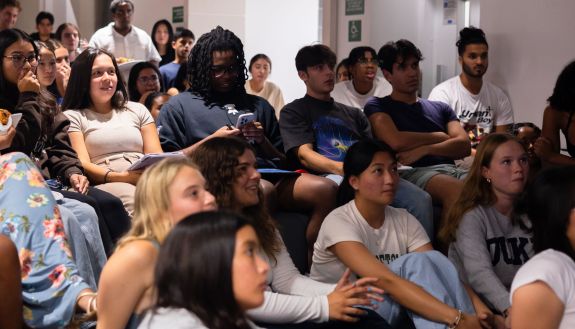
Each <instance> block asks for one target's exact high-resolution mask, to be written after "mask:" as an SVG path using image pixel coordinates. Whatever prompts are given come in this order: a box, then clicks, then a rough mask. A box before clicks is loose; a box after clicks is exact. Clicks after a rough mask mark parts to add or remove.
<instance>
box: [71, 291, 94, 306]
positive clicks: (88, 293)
mask: <svg viewBox="0 0 575 329" xmlns="http://www.w3.org/2000/svg"><path fill="white" fill-rule="evenodd" d="M97 295H98V293H96V292H92V291H85V292H82V293H80V294H78V297H76V304H78V302H79V301H80V299H82V298H84V297H87V296H90V297H91V298H90V299H89V300H88V308H90V303H91V301H92V298H94V297H96V296H97Z"/></svg>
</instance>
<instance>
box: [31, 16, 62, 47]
mask: <svg viewBox="0 0 575 329" xmlns="http://www.w3.org/2000/svg"><path fill="white" fill-rule="evenodd" d="M53 29H54V15H52V13H49V12H46V11H41V12H39V13H38V15H36V31H37V32H34V33H32V34H30V37H31V38H32V39H33V40H36V41H47V40H50V39H54V38H55V37H56V35H55V34H54V33H52V30H53Z"/></svg>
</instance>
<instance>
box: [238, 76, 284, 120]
mask: <svg viewBox="0 0 575 329" xmlns="http://www.w3.org/2000/svg"><path fill="white" fill-rule="evenodd" d="M245 88H246V93H248V94H250V95H256V96H260V97H261V98H264V99H265V100H267V101H268V103H270V104H271V106H272V107H273V108H274V110H275V111H276V118H277V119H278V120H279V118H280V111H281V109H282V108H283V107H284V105H285V103H284V96H283V94H282V90H281V89H280V87H278V86H277V85H276V84H275V83H273V82H270V81H266V82H264V87H263V88H262V90H260V92H255V91H253V90H252V87H251V86H250V81H249V80H247V81H246V84H245Z"/></svg>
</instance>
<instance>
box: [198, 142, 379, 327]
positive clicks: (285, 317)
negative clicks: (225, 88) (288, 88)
mask: <svg viewBox="0 0 575 329" xmlns="http://www.w3.org/2000/svg"><path fill="white" fill-rule="evenodd" d="M191 157H192V160H194V162H195V163H197V164H198V166H199V167H200V170H201V171H202V173H203V174H204V176H205V177H206V181H207V184H208V186H207V188H208V189H209V190H210V191H212V192H213V193H214V196H215V198H216V202H217V203H218V206H219V207H220V209H229V210H232V211H235V212H237V213H240V214H242V215H243V216H245V217H246V218H248V220H249V222H250V224H251V225H253V227H254V229H255V231H256V235H257V236H258V239H259V240H260V243H261V246H262V250H263V256H264V259H265V260H266V262H267V263H268V264H269V265H270V274H269V275H268V278H267V285H268V287H269V288H268V289H267V290H266V292H265V298H264V299H265V301H264V304H263V305H262V306H261V307H259V308H257V309H254V310H251V311H248V315H249V317H250V318H252V319H254V320H256V321H259V322H267V323H269V324H270V325H269V326H268V325H266V327H273V325H272V323H273V324H294V323H295V324H296V325H294V326H293V328H306V325H310V324H309V323H305V324H304V323H302V324H301V327H299V326H298V324H299V323H300V322H316V323H325V322H327V321H328V320H343V321H345V322H356V321H358V320H359V319H358V317H361V316H362V315H365V314H366V313H367V312H366V311H365V310H364V309H361V308H354V307H352V306H354V305H356V306H357V305H366V306H367V305H371V302H370V300H369V298H368V297H367V296H365V295H364V293H365V292H367V291H369V287H367V286H366V285H369V284H372V283H373V282H374V280H373V279H372V278H368V277H364V278H363V279H361V280H359V281H356V282H355V283H354V284H348V282H347V281H348V280H347V279H348V276H349V273H345V274H343V275H342V278H341V279H340V280H339V282H337V284H325V283H320V282H317V281H314V280H311V279H310V278H308V277H307V276H304V275H302V274H300V273H299V272H298V270H297V269H296V268H295V266H294V265H293V262H292V260H291V258H290V256H289V254H288V253H287V250H286V247H285V245H284V243H283V241H282V239H281V237H280V235H279V232H278V231H277V228H276V227H275V224H274V222H273V219H272V218H271V217H270V215H269V214H268V212H267V211H266V207H265V205H264V203H263V202H262V201H263V199H262V197H263V194H262V191H261V189H260V187H259V181H260V179H261V176H260V174H259V173H258V171H257V170H256V158H255V153H254V150H253V148H252V147H251V146H250V144H248V143H247V142H246V141H245V140H242V139H239V138H235V137H215V138H212V139H210V140H208V141H206V142H204V143H202V144H201V145H199V146H198V148H197V149H196V151H194V152H193V153H192V155H191ZM336 281H337V280H336ZM371 289H372V290H371V291H372V292H373V293H374V294H375V295H376V294H379V293H381V292H382V291H381V290H379V289H377V288H373V287H372V288H371ZM375 295H374V297H375V300H377V301H381V300H382V299H381V298H379V297H378V296H375ZM375 300H374V302H375ZM376 319H377V318H376ZM380 322H384V321H380ZM325 325H327V326H326V328H330V325H333V327H334V328H337V327H338V325H339V326H341V325H343V323H341V322H333V323H327V324H325ZM355 325H359V323H351V324H350V326H351V327H353V328H356V327H355ZM322 328H323V327H322ZM370 328H373V327H370ZM383 328H386V327H383Z"/></svg>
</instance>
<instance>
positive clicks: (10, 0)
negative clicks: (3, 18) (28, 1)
mask: <svg viewBox="0 0 575 329" xmlns="http://www.w3.org/2000/svg"><path fill="white" fill-rule="evenodd" d="M6 7H16V8H18V11H22V6H21V5H20V1H18V0H1V1H0V10H2V9H4V8H6Z"/></svg>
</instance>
